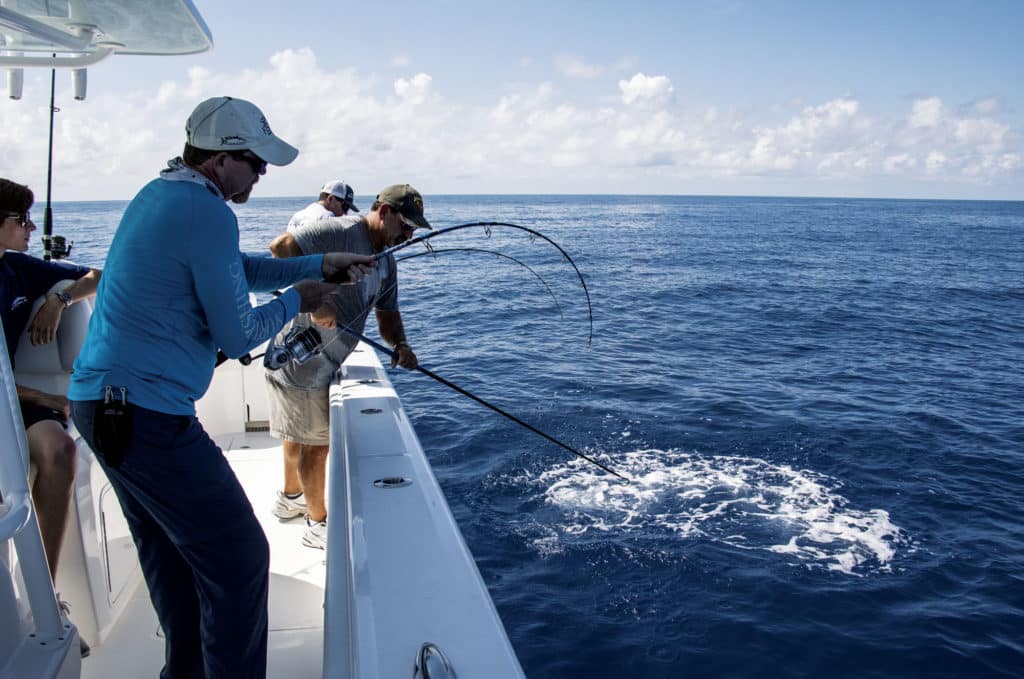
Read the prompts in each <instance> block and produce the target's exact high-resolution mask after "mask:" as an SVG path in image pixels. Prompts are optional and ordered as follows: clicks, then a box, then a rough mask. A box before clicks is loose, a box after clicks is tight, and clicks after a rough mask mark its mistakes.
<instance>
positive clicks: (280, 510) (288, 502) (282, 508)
mask: <svg viewBox="0 0 1024 679" xmlns="http://www.w3.org/2000/svg"><path fill="white" fill-rule="evenodd" d="M270 511H271V512H273V514H274V516H276V517H277V518H279V519H281V520H282V521H287V520H289V519H296V518H298V517H300V516H305V514H306V511H307V510H306V496H305V495H299V496H298V497H297V498H294V499H292V498H290V497H288V496H287V495H285V494H284V493H282V492H281V491H277V500H275V501H274V508H273V509H271V510H270Z"/></svg>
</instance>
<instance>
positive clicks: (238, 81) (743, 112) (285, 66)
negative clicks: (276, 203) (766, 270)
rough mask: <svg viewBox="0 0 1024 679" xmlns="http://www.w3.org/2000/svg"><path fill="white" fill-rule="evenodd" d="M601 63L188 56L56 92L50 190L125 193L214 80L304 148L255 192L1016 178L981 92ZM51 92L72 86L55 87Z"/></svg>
mask: <svg viewBox="0 0 1024 679" xmlns="http://www.w3.org/2000/svg"><path fill="white" fill-rule="evenodd" d="M603 78H604V80H598V82H597V84H598V85H601V84H603V85H604V88H605V93H606V96H605V97H604V98H602V99H599V100H598V101H597V102H596V103H592V102H588V101H587V100H585V99H583V98H582V97H581V96H580V95H579V94H578V93H577V92H575V91H574V90H573V89H572V88H573V86H574V85H578V83H574V82H571V81H566V82H560V85H559V87H558V88H556V87H555V86H554V85H552V84H551V83H550V82H541V83H534V84H516V85H514V84H507V83H505V84H502V85H501V89H500V91H498V92H496V93H494V94H488V93H486V92H484V93H482V94H481V93H479V92H478V93H477V94H478V95H479V96H478V102H479V103H476V104H474V105H468V104H464V103H462V102H461V101H460V100H459V99H457V98H456V97H455V96H453V95H452V93H451V91H450V90H451V88H452V83H450V82H449V81H448V80H446V79H444V78H441V77H438V76H437V75H436V74H434V75H433V76H432V75H431V74H427V73H416V74H415V75H411V76H408V77H403V78H398V79H396V80H394V81H388V80H386V79H383V78H380V77H379V76H378V75H375V74H372V73H369V74H368V73H357V72H355V71H354V70H353V69H338V68H335V67H333V65H332V66H330V67H326V66H324V65H323V64H321V63H320V62H319V61H318V60H317V58H316V55H315V54H314V53H313V52H312V51H311V50H308V49H295V50H283V51H281V52H278V53H276V54H275V55H274V56H273V57H272V58H271V59H270V60H269V62H267V63H264V64H263V65H262V66H259V67H255V68H251V69H246V70H244V71H236V72H214V71H210V70H207V69H201V68H194V69H192V70H190V71H189V72H188V74H187V76H183V77H182V78H181V79H180V80H175V81H171V82H162V83H154V84H153V85H152V86H150V87H149V88H148V89H146V90H142V91H138V92H135V93H129V94H117V95H116V96H115V95H114V94H110V93H104V92H102V91H97V92H96V93H95V94H90V97H89V99H88V100H87V101H85V102H81V103H78V102H76V103H68V104H67V105H65V106H64V107H63V110H62V112H61V113H59V114H58V118H57V121H58V122H57V128H56V130H55V132H56V137H57V138H56V140H55V141H56V151H55V155H56V158H57V171H56V174H55V176H54V181H55V185H54V195H55V197H57V198H58V199H60V200H69V199H102V198H127V197H130V196H131V195H133V194H134V192H135V191H137V190H138V188H139V187H140V186H141V185H142V184H143V183H144V182H145V181H146V180H147V179H148V178H150V177H153V176H155V174H156V172H157V171H158V170H159V169H160V168H161V167H162V166H163V163H164V161H165V160H166V159H168V158H170V157H172V156H174V155H177V154H178V153H179V152H180V150H181V146H182V142H183V134H182V133H183V129H184V121H185V119H186V117H187V116H188V114H189V112H190V111H191V109H192V108H193V107H194V106H195V104H196V103H198V102H199V101H200V100H202V99H204V98H206V97H209V96H216V95H220V94H225V93H226V94H231V95H233V96H238V97H244V98H246V99H249V100H251V101H253V102H255V103H256V104H257V105H259V106H260V107H261V108H262V109H263V110H264V111H265V112H266V114H267V117H268V119H269V120H270V122H271V124H272V126H273V128H274V131H275V132H276V133H277V134H278V135H280V136H281V137H282V138H284V139H286V140H288V141H289V142H290V143H292V144H294V145H296V146H297V147H299V149H300V151H301V153H300V155H299V158H298V159H297V161H296V162H295V163H293V164H292V165H290V166H288V167H286V168H272V169H271V171H270V172H269V173H268V174H267V175H266V176H265V177H263V178H262V179H261V181H260V184H259V186H258V187H257V191H256V195H258V196H271V195H306V194H308V193H309V192H310V190H311V189H310V187H311V186H318V185H319V184H320V183H322V182H323V181H324V180H325V179H327V178H331V177H335V176H344V177H345V178H346V180H347V181H351V182H352V183H353V185H354V186H355V188H356V190H357V192H359V193H372V192H373V191H375V190H377V189H378V188H379V187H380V186H385V185H387V184H393V183H396V182H405V181H408V182H411V183H414V184H416V185H417V187H418V188H420V189H421V190H422V191H424V192H425V193H427V192H447V193H475V192H489V191H506V192H516V191H521V192H559V191H563V192H575V191H600V190H618V191H624V192H631V191H649V190H652V187H661V188H658V189H653V190H675V191H680V192H687V191H692V190H693V188H692V187H694V186H707V187H708V188H705V189H704V190H713V191H718V192H722V193H730V192H737V191H747V192H749V191H751V190H756V189H752V188H751V187H757V186H769V187H771V186H781V185H782V183H781V182H787V184H786V185H787V186H802V187H806V188H804V189H802V191H803V192H804V193H810V194H813V193H826V192H827V193H829V194H831V195H835V191H836V189H835V187H837V186H839V187H846V186H851V185H853V182H854V181H864V182H871V181H874V182H875V183H876V184H877V185H884V186H890V185H895V184H896V183H897V182H898V181H906V182H925V181H927V182H929V186H938V187H953V188H952V189H951V190H956V189H957V187H962V186H968V187H985V186H987V185H991V184H996V185H999V186H1002V187H1012V186H1017V187H1018V188H1017V189H1004V192H1006V191H1016V195H1017V196H1018V197H1019V196H1020V191H1019V187H1020V186H1022V185H1024V181H1022V176H1021V175H1022V173H1024V160H1022V159H1024V142H1022V138H1024V134H1022V132H1024V130H1021V129H1020V126H1019V124H1018V123H1014V122H1012V120H1011V119H1009V118H1006V117H1003V116H1007V115H1008V114H1006V113H1002V112H1001V111H1000V107H999V106H998V105H996V103H984V102H985V101H986V100H978V101H975V102H965V103H962V104H959V105H948V106H947V105H945V104H944V103H943V102H942V101H941V100H940V99H938V98H937V97H930V98H921V99H918V100H916V101H914V102H911V103H910V104H908V105H904V107H903V109H902V110H900V111H898V112H897V113H895V114H880V113H877V112H876V111H874V110H868V106H867V105H866V104H865V102H862V101H860V100H858V99H857V98H854V97H850V96H840V97H835V98H831V99H827V100H824V101H817V102H815V101H813V100H811V101H808V100H807V98H806V97H804V101H805V102H806V103H804V104H797V105H795V106H794V104H793V102H792V101H790V100H788V99H787V100H786V101H783V102H775V101H765V102H760V103H756V102H755V103H753V104H751V105H750V106H749V107H746V108H743V109H734V108H730V107H728V106H723V105H718V104H716V105H709V106H706V107H704V108H701V109H697V108H695V107H692V106H691V107H689V108H687V107H685V106H681V105H672V106H670V105H669V104H670V103H671V102H672V97H673V86H672V83H671V81H670V80H669V78H668V77H667V76H664V75H660V76H647V75H645V74H643V73H637V74H636V75H634V76H632V77H631V78H630V79H629V80H621V81H617V80H615V79H611V78H610V76H609V75H607V74H606V75H604V76H603ZM28 79H29V78H28V74H26V99H25V100H24V101H22V102H11V101H10V100H6V99H5V100H0V117H2V119H3V121H4V124H3V126H0V166H2V167H4V168H18V169H19V176H17V177H15V178H16V179H20V180H21V181H26V182H28V183H29V184H30V186H32V187H33V188H36V189H40V188H41V187H44V186H45V162H40V161H39V159H40V158H45V153H46V126H45V119H46V110H47V108H46V107H47V105H48V95H49V79H48V74H47V77H46V78H45V83H43V78H42V76H38V80H37V81H36V82H35V83H29V82H28ZM616 83H617V84H618V88H617V89H616V88H615V84H616ZM30 85H31V87H30ZM65 88H66V85H65ZM324 91H328V92H340V93H344V95H343V96H332V97H325V96H323V92H324ZM612 95H618V96H617V97H615V96H612ZM488 97H490V98H488ZM58 99H59V100H63V101H68V100H69V95H68V94H67V92H66V91H65V92H64V93H61V92H60V91H59V92H58ZM993 99H994V98H993ZM5 172H8V173H9V172H11V170H6V171H5ZM700 182H705V183H704V184H700ZM764 182H768V183H767V184H765V183H764ZM829 182H832V183H831V184H829ZM737 187H742V188H737ZM815 187H827V188H817V189H816V188H815ZM761 190H765V189H761ZM941 194H942V191H941V190H936V191H934V192H933V193H932V195H941Z"/></svg>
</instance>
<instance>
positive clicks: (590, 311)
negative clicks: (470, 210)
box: [377, 222, 594, 346]
mask: <svg viewBox="0 0 1024 679" xmlns="http://www.w3.org/2000/svg"><path fill="white" fill-rule="evenodd" d="M495 226H500V227H505V228H510V229H518V230H520V231H525V232H526V233H528V234H530V235H531V236H533V237H535V238H541V239H543V240H544V241H546V242H548V243H550V244H551V245H552V246H554V248H555V249H556V250H558V251H559V252H560V253H561V254H562V257H564V258H565V260H566V261H567V262H569V265H570V266H572V268H573V270H574V271H575V272H576V276H577V278H579V279H580V285H582V286H583V294H584V295H585V296H586V298H587V315H588V318H589V321H590V332H589V334H588V335H587V346H590V345H591V344H592V342H593V339H594V309H593V306H592V305H591V303H590V290H589V289H587V282H586V281H585V280H584V279H583V274H582V273H580V270H579V267H577V266H576V262H574V261H573V259H572V257H570V256H569V253H568V252H566V251H565V250H564V249H563V248H562V246H561V245H559V244H558V243H556V242H555V241H553V240H551V239H550V238H548V237H547V236H545V235H544V234H543V233H541V232H540V231H537V230H535V229H531V228H529V227H526V226H521V225H519V224H512V223H511V222H470V223H468V224H457V225H455V226H448V227H445V228H443V229H436V230H434V231H431V232H430V233H427V234H424V235H422V236H417V237H416V238H410V239H409V240H407V241H404V242H402V243H399V244H398V245H392V246H391V247H389V248H387V249H385V250H383V251H382V252H379V253H378V254H377V258H378V259H380V258H381V257H386V256H387V255H393V254H394V253H396V252H398V251H400V250H403V249H405V248H407V247H409V246H410V245H415V244H417V243H423V246H424V247H426V248H430V245H429V244H428V243H427V241H429V240H430V239H432V238H437V237H438V236H440V235H441V234H444V233H452V232H454V231H461V230H462V229H470V228H482V229H483V230H484V233H486V234H487V236H488V237H490V236H491V228H492V227H495Z"/></svg>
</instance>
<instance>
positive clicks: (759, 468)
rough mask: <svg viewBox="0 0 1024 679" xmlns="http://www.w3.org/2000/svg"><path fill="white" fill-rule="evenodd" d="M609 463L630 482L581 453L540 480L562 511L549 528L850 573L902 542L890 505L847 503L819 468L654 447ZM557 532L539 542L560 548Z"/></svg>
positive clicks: (888, 556) (567, 534) (881, 565)
mask: <svg viewBox="0 0 1024 679" xmlns="http://www.w3.org/2000/svg"><path fill="white" fill-rule="evenodd" d="M607 462H608V464H609V465H610V466H611V467H612V468H613V469H615V470H616V471H619V472H622V473H624V474H626V475H627V476H629V477H630V479H632V483H628V484H627V483H621V482H617V481H615V480H614V479H611V478H610V477H609V476H608V475H607V474H604V473H602V472H601V471H600V470H599V469H596V468H595V467H593V466H592V465H589V464H587V463H586V462H585V461H583V460H572V461H569V462H568V463H566V464H565V465H562V466H559V467H557V468H554V469H551V470H548V471H546V472H544V473H543V474H541V476H540V477H539V478H538V479H537V481H538V482H539V483H540V484H542V485H543V486H544V487H545V488H546V491H545V501H546V502H547V503H549V504H551V505H553V506H556V507H558V508H560V509H562V510H563V511H565V513H566V516H565V517H564V520H565V522H564V524H562V525H561V526H559V527H558V528H557V530H556V531H552V532H556V533H560V534H561V535H560V537H561V538H562V539H572V537H573V536H580V535H585V534H587V533H590V532H592V531H616V532H626V533H630V534H631V535H632V536H633V537H639V538H640V539H645V538H651V539H657V538H659V537H663V536H675V537H682V538H701V539H707V540H713V541H716V542H720V543H724V544H728V545H730V546H732V547H735V548H738V549H744V550H764V551H768V552H774V553H777V554H784V555H788V556H789V557H791V558H793V559H794V560H795V561H797V562H799V563H802V564H806V565H809V566H820V567H824V568H828V569H830V570H834V571H839V572H842V573H848V574H854V575H858V574H861V572H862V571H864V570H866V569H878V570H888V569H889V567H890V564H891V562H892V560H893V558H894V557H895V555H896V550H897V547H899V546H900V545H903V544H906V538H905V536H904V534H903V532H902V531H901V530H900V528H899V527H898V526H896V525H894V524H893V523H892V522H891V521H890V520H889V514H888V512H886V511H885V510H883V509H867V510H863V509H857V508H853V507H850V506H849V502H848V501H847V499H846V498H844V497H843V496H842V495H841V494H840V493H839V489H840V488H841V487H842V484H841V483H840V482H839V481H837V480H835V479H832V478H829V477H827V476H824V475H822V474H819V473H817V472H813V471H809V470H806V469H793V468H792V467H790V466H788V465H776V464H772V463H770V462H767V461H765V460H761V459H757V458H750V457H736V456H703V455H697V454H689V453H683V452H679V451H671V450H670V451H662V450H651V449H648V450H637V451H633V452H628V453H624V454H621V455H616V456H615V457H614V459H609V460H607ZM552 532H547V533H546V534H545V535H543V536H540V537H538V540H537V541H535V543H534V546H535V547H536V548H537V549H538V550H540V551H542V552H544V553H550V552H551V551H555V550H556V548H555V547H554V545H553V544H552V540H553V539H554V538H555V536H554V535H553V534H552Z"/></svg>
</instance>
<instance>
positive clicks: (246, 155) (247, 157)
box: [228, 151, 267, 174]
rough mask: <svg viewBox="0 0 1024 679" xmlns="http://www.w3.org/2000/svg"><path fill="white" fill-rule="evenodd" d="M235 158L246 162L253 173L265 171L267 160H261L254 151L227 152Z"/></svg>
mask: <svg viewBox="0 0 1024 679" xmlns="http://www.w3.org/2000/svg"><path fill="white" fill-rule="evenodd" d="M228 155H230V156H231V157H232V158H234V159H235V160H241V161H244V162H246V163H248V165H249V168H250V169H252V171H253V172H254V173H255V174H264V173H265V172H266V171H267V161H265V160H263V159H262V158H260V157H259V156H257V155H256V154H255V153H251V152H249V151H231V152H229V153H228Z"/></svg>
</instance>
